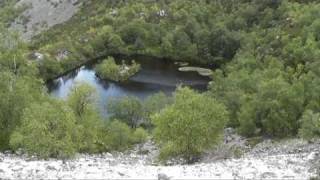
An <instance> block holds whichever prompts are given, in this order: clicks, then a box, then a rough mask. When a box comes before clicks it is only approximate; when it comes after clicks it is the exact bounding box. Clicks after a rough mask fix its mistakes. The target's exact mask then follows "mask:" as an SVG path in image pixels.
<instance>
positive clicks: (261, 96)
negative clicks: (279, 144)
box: [211, 57, 305, 137]
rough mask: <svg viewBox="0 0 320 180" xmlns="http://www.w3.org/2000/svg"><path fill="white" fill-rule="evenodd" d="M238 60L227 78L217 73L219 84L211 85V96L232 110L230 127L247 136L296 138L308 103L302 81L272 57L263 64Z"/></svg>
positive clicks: (230, 67)
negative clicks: (305, 104)
mask: <svg viewBox="0 0 320 180" xmlns="http://www.w3.org/2000/svg"><path fill="white" fill-rule="evenodd" d="M239 58H241V59H239V61H238V63H234V64H232V65H230V66H229V67H228V68H229V69H228V74H227V76H226V77H222V76H221V74H220V72H219V71H217V73H216V75H217V77H218V78H217V81H215V83H214V84H212V86H211V92H212V95H213V96H214V97H216V98H217V99H220V100H221V101H222V102H224V103H225V104H226V106H227V107H228V109H229V110H230V119H231V120H232V121H231V122H229V124H230V125H233V126H235V127H237V126H239V131H240V133H241V134H243V135H246V136H253V135H256V134H257V133H258V134H260V133H262V134H268V135H271V136H277V137H285V136H290V135H295V134H296V133H297V131H298V128H299V121H298V120H299V117H300V115H301V114H302V112H303V110H304V107H303V105H304V103H305V98H304V86H303V84H302V83H301V81H300V80H299V79H296V78H293V77H291V76H290V75H291V72H290V70H289V69H288V70H286V69H284V67H283V65H282V63H280V62H278V61H276V60H274V59H272V58H270V57H268V61H266V63H264V64H259V62H251V61H249V60H244V59H243V58H242V57H239ZM259 66H260V67H259ZM256 67H259V68H256ZM236 69H238V70H236Z"/></svg>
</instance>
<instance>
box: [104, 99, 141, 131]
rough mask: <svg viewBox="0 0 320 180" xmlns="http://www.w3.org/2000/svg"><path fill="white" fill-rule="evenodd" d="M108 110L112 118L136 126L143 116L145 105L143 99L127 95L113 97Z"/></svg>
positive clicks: (132, 126)
mask: <svg viewBox="0 0 320 180" xmlns="http://www.w3.org/2000/svg"><path fill="white" fill-rule="evenodd" d="M108 111H109V112H110V114H111V118H112V119H118V120H120V121H122V122H125V123H126V124H128V125H129V126H130V127H131V128H136V127H137V126H138V124H139V122H140V121H141V120H142V118H143V106H142V103H141V101H140V100H139V99H138V98H136V97H132V96H125V97H122V98H121V99H119V100H117V99H111V100H110V101H109V102H108Z"/></svg>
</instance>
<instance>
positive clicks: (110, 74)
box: [96, 57, 140, 82]
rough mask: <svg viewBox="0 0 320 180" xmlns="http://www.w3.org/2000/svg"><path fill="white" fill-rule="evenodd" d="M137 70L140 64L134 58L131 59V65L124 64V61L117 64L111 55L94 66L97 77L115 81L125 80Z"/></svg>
mask: <svg viewBox="0 0 320 180" xmlns="http://www.w3.org/2000/svg"><path fill="white" fill-rule="evenodd" d="M139 70H140V64H137V63H136V62H135V61H134V60H132V61H131V65H127V64H125V62H124V61H122V64H121V65H117V64H116V62H115V60H114V58H113V57H108V58H107V59H106V60H104V61H103V62H102V63H100V64H98V65H97V67H96V73H97V76H98V77H100V78H102V79H108V80H112V81H116V82H123V81H127V80H128V79H129V78H130V77H131V76H133V75H135V74H136V73H137V72H139Z"/></svg>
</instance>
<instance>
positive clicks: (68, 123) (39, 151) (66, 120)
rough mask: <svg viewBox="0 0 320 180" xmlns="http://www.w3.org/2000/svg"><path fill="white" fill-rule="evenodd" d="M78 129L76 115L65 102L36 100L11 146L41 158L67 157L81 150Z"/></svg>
mask: <svg viewBox="0 0 320 180" xmlns="http://www.w3.org/2000/svg"><path fill="white" fill-rule="evenodd" d="M76 129H77V128H76V119H75V116H74V114H73V113H72V111H71V110H70V108H69V107H68V106H66V105H65V104H64V103H63V102H61V101H57V100H49V101H48V102H44V103H34V104H32V105H31V106H30V107H28V108H26V109H25V110H24V112H23V116H22V123H21V126H19V128H17V129H16V130H15V132H14V133H13V134H12V136H11V139H10V145H11V147H12V148H13V149H14V150H17V149H19V148H22V149H23V150H25V151H26V152H28V153H29V154H36V155H38V156H39V157H41V158H49V157H56V158H67V157H70V156H72V155H74V154H75V152H76V151H77V146H76V145H77V144H76V143H75V142H76V141H75V139H76V137H77V132H76Z"/></svg>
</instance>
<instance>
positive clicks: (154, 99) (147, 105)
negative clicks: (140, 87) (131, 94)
mask: <svg viewBox="0 0 320 180" xmlns="http://www.w3.org/2000/svg"><path fill="white" fill-rule="evenodd" d="M171 100H172V99H171V97H170V96H167V95H165V94H164V93H162V92H160V93H157V94H154V95H152V96H150V97H148V98H147V99H146V100H145V101H144V102H143V110H144V123H145V125H146V126H147V127H151V125H152V123H151V116H152V115H153V114H155V113H159V112H160V111H161V110H162V109H164V108H165V107H166V106H168V105H169V104H171V103H172V102H171Z"/></svg>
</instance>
